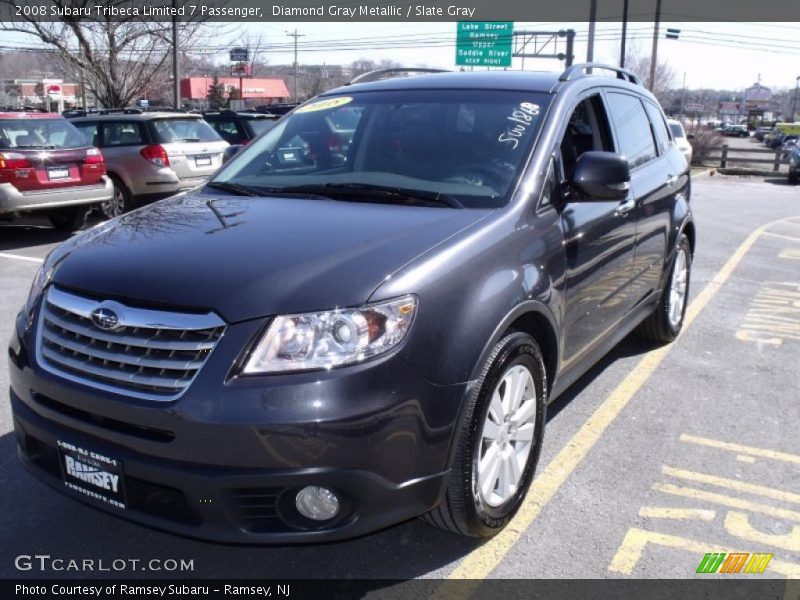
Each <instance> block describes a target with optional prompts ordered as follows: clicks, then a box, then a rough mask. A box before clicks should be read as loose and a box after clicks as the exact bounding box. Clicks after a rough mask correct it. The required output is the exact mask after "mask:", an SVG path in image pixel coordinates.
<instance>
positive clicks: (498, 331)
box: [469, 300, 561, 387]
mask: <svg viewBox="0 0 800 600" xmlns="http://www.w3.org/2000/svg"><path fill="white" fill-rule="evenodd" d="M528 313H536V314H538V315H540V316H542V317H544V318H545V319H546V320H547V323H548V325H549V326H550V328H551V329H552V330H553V331H554V332H555V333H556V339H560V336H559V335H558V332H559V328H558V326H557V325H556V320H555V318H554V317H553V314H552V312H551V311H550V309H549V308H548V307H547V305H546V304H544V303H543V302H541V301H540V300H526V301H525V302H522V303H520V304H518V305H517V306H515V307H514V308H513V310H511V312H509V313H508V314H507V315H506V316H505V317H504V318H503V319H502V321H500V323H499V324H498V325H497V327H495V329H494V331H493V332H492V335H491V337H490V338H489V340H488V341H487V342H486V344H485V345H484V347H483V350H481V353H480V356H479V358H478V362H477V364H476V365H475V366H474V367H473V370H472V373H471V375H470V378H469V383H470V384H472V383H473V382H474V381H475V380H476V379H478V376H479V375H480V371H481V369H482V368H483V364H484V363H485V362H486V359H487V358H488V356H489V354H490V353H491V351H492V348H494V346H495V344H497V342H499V341H500V338H501V336H502V335H503V333H504V332H505V331H506V329H508V328H509V327H510V326H511V324H512V323H513V322H514V321H516V320H517V319H519V318H520V317H521V316H523V315H525V314H528ZM558 346H559V350H560V346H561V344H560V343H558ZM560 358H561V357H560V352H557V353H556V357H555V361H556V362H555V369H554V370H553V375H554V377H555V373H557V372H558V365H559V362H560V361H559V359H560ZM548 383H549V387H552V385H553V382H552V381H550V382H548Z"/></svg>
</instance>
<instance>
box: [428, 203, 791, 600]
mask: <svg viewBox="0 0 800 600" xmlns="http://www.w3.org/2000/svg"><path fill="white" fill-rule="evenodd" d="M783 220H785V219H779V220H777V221H773V222H771V223H767V224H765V225H762V226H761V227H759V228H757V229H756V230H755V231H753V232H752V233H751V234H750V235H749V236H747V239H745V240H744V241H743V242H742V243H741V245H740V246H739V247H738V248H737V249H736V250H735V251H734V253H733V254H732V255H731V256H730V258H729V259H728V260H727V262H726V263H725V264H724V265H723V266H722V268H721V269H720V270H719V272H718V273H717V274H716V275H715V276H714V278H713V279H712V280H711V281H710V282H709V283H708V284H707V285H706V287H705V288H703V290H702V291H701V292H700V293H699V294H698V295H697V297H695V299H694V300H693V301H692V303H691V304H690V305H689V307H688V308H687V310H686V316H685V319H684V325H683V330H684V331H686V329H688V328H689V326H690V325H691V324H692V322H693V321H694V320H695V319H696V318H697V315H698V314H700V312H701V311H702V310H703V309H704V308H705V307H706V305H707V304H708V303H709V302H710V301H711V299H712V298H713V297H714V296H715V295H716V293H717V292H718V291H719V290H720V288H721V287H722V286H723V285H724V284H725V282H726V281H727V280H728V278H729V277H730V276H731V274H732V273H733V271H734V269H736V267H737V266H738V264H739V263H740V262H741V261H742V259H743V258H744V256H745V254H747V252H748V250H750V248H751V247H752V246H753V244H754V243H755V242H756V240H757V239H758V238H759V237H760V236H761V234H762V233H764V232H765V231H766V230H767V228H769V227H772V226H773V225H776V224H777V223H780V222H781V221H783ZM671 347H672V346H662V347H660V348H658V349H657V350H653V351H651V352H648V353H647V354H646V355H645V356H644V357H642V359H641V360H640V361H639V362H638V363H637V364H636V365H635V366H634V367H633V368H632V369H631V372H630V374H629V375H628V376H627V377H625V379H623V380H622V382H621V383H620V384H619V385H618V386H617V387H616V388H615V389H614V391H612V392H611V394H610V395H609V396H608V397H607V398H606V399H605V400H603V402H602V403H601V404H600V406H598V407H597V409H596V410H595V411H594V413H593V414H592V416H591V417H589V419H588V420H587V421H586V422H585V423H584V424H583V425H582V426H581V428H580V429H578V431H577V432H576V433H575V435H573V436H572V438H571V439H570V440H569V442H567V444H566V445H565V446H564V448H562V449H561V451H560V452H559V453H558V454H557V455H556V457H555V458H554V459H553V460H552V461H551V462H550V463H549V464H548V465H547V466H546V467H545V468H544V469H542V471H541V472H540V474H539V475H538V476H537V477H536V479H534V481H533V483H532V484H531V487H530V490H529V491H528V494H527V496H526V497H525V500H524V501H523V503H522V506H521V507H520V509H519V511H518V512H517V514H516V516H515V517H514V518H513V519H512V520H511V522H510V523H509V524H508V526H507V527H506V528H505V529H504V530H503V531H501V532H500V533H499V534H497V535H496V536H495V537H493V538H492V539H490V540H488V541H487V542H486V543H484V544H483V545H482V546H479V547H478V548H476V549H475V550H473V551H472V552H470V553H469V554H468V555H467V556H466V557H464V560H462V561H461V563H460V564H459V565H457V566H456V568H455V569H453V571H452V572H451V573H450V574H449V575H448V579H469V580H472V582H471V584H469V585H471V586H472V587H469V585H468V584H467V583H466V582H464V583H463V584H462V585H461V586H459V592H460V594H459V595H462V596H465V597H466V596H469V595H470V594H472V593H473V592H474V590H475V589H477V587H478V585H480V580H481V579H484V578H486V577H487V576H488V575H489V574H490V573H491V572H492V571H493V570H494V569H495V567H497V565H498V564H500V562H501V561H502V560H503V558H504V557H505V556H506V554H508V552H509V550H511V548H512V547H513V546H514V544H515V543H516V542H517V540H518V539H519V538H520V536H521V535H522V533H523V532H524V531H525V530H526V529H527V528H528V527H529V526H530V524H531V523H533V521H534V519H536V517H538V516H539V514H540V513H541V512H542V509H543V508H544V507H545V506H546V505H547V503H548V502H550V500H552V499H553V496H555V495H556V492H558V490H559V489H560V488H561V486H562V485H563V484H564V482H565V481H566V480H567V479H568V478H569V476H570V475H571V474H572V473H573V472H574V471H575V469H576V468H577V466H578V465H579V464H580V463H581V461H582V460H583V459H584V457H585V456H586V455H587V454H588V453H589V450H591V449H592V447H593V446H594V445H595V444H596V443H597V441H598V440H599V439H600V437H601V436H602V435H603V432H605V430H606V429H607V428H608V426H609V425H611V423H613V422H614V420H615V419H616V418H617V417H618V416H619V414H620V413H621V412H622V409H624V408H625V407H626V406H627V405H628V403H629V402H630V401H631V399H632V398H633V397H634V395H636V392H638V391H639V389H640V388H641V387H642V385H644V383H645V382H646V381H647V380H648V379H649V378H650V376H651V375H652V374H653V373H654V372H655V370H656V368H657V367H658V366H659V365H660V364H661V362H662V361H663V360H664V358H665V357H666V356H667V354H668V353H669V350H670V348H671ZM465 586H466V587H467V588H469V589H465ZM451 593H452V588H451V586H449V585H447V584H446V583H443V584H442V585H441V586H440V587H439V588H438V589H437V590H436V591H435V592H434V593H433V594H432V596H431V597H432V598H444V597H448V596H449V595H450V594H451Z"/></svg>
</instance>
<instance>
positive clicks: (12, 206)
mask: <svg viewBox="0 0 800 600" xmlns="http://www.w3.org/2000/svg"><path fill="white" fill-rule="evenodd" d="M113 196H114V185H113V184H112V183H111V180H110V179H109V178H108V177H106V176H105V175H104V176H103V182H102V183H101V184H98V185H85V186H74V187H68V188H59V189H52V190H33V191H29V192H20V191H19V190H18V189H17V188H15V187H14V186H13V185H11V184H10V183H0V215H1V214H4V213H11V212H17V211H23V210H46V209H50V208H62V207H65V206H76V205H80V204H93V203H97V202H105V201H107V200H111V198H112V197H113Z"/></svg>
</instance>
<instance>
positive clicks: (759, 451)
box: [678, 433, 800, 465]
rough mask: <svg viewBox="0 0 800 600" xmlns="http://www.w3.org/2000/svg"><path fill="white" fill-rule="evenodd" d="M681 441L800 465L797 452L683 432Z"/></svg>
mask: <svg viewBox="0 0 800 600" xmlns="http://www.w3.org/2000/svg"><path fill="white" fill-rule="evenodd" d="M678 439H679V440H680V441H681V442H686V443H689V444H699V445H701V446H708V447H709V448H718V449H719V450H728V451H730V452H736V453H737V454H751V455H753V456H758V457H761V458H771V459H773V460H782V461H784V462H788V463H794V464H798V465H800V456H798V455H797V454H789V453H788V452H778V451H777V450H765V449H764V448H756V447H755V446H745V445H744V444H733V443H731V442H723V441H720V440H714V439H711V438H704V437H699V436H696V435H689V434H688V433H683V434H681V437H680V438H678Z"/></svg>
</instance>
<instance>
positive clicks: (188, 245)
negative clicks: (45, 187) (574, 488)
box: [9, 65, 696, 543]
mask: <svg viewBox="0 0 800 600" xmlns="http://www.w3.org/2000/svg"><path fill="white" fill-rule="evenodd" d="M584 69H585V65H582V66H574V67H570V68H569V69H567V70H566V71H565V72H564V73H561V74H557V73H552V74H550V73H529V72H520V71H514V72H511V71H508V72H503V71H494V72H479V71H475V72H469V73H438V74H428V75H422V76H414V77H404V78H394V79H387V80H382V81H377V80H376V81H365V82H363V83H358V84H354V85H349V86H345V87H342V88H339V89H336V90H331V91H330V92H326V93H325V94H323V95H321V96H318V97H317V98H314V99H312V100H310V101H308V102H307V103H305V104H303V105H301V106H299V107H298V108H296V109H295V110H294V111H292V112H291V113H290V114H288V115H287V116H285V117H283V118H282V119H281V120H279V121H278V122H277V123H276V124H275V126H274V127H272V128H271V129H270V130H269V131H266V132H264V133H263V134H262V135H260V136H259V137H257V138H256V139H255V140H253V141H252V142H251V143H250V144H248V145H247V146H245V147H244V149H242V150H241V151H240V152H239V153H238V154H237V155H236V156H234V157H233V158H232V159H231V160H230V161H229V162H228V163H226V165H225V166H224V167H223V168H222V169H220V171H218V172H217V173H216V174H215V175H214V176H213V177H212V179H211V180H210V181H209V182H208V183H206V184H205V185H204V186H202V187H200V188H198V189H195V190H192V191H190V192H188V193H186V194H183V195H179V196H175V197H173V198H169V199H166V200H162V201H161V202H157V203H155V204H153V205H151V206H147V207H144V208H142V209H140V210H136V211H134V212H132V213H129V214H126V215H123V216H121V217H120V218H118V219H114V220H112V221H109V222H107V223H105V224H102V225H99V226H97V227H95V228H93V229H91V230H89V231H87V232H85V233H83V234H81V235H79V236H76V237H74V238H72V239H71V240H69V241H67V242H65V243H64V244H62V245H61V246H59V247H58V248H56V249H55V250H54V251H53V252H52V253H51V254H50V256H49V257H48V258H47V260H46V261H45V263H44V264H43V266H42V269H41V271H40V272H39V274H38V275H37V276H36V279H35V281H34V284H33V287H32V289H31V292H30V295H29V299H28V301H27V303H26V305H25V306H24V307H23V309H22V310H21V311H20V313H19V316H18V317H17V321H16V326H15V327H14V328H13V333H12V336H11V347H10V350H9V357H10V360H9V364H10V373H11V376H10V382H11V386H10V387H11V407H12V410H13V414H14V418H13V422H14V427H15V430H16V436H15V439H16V441H17V444H18V446H19V456H20V457H21V459H22V461H23V463H24V464H25V466H26V467H27V468H28V469H29V470H30V471H31V472H32V473H34V474H35V475H36V476H37V477H39V478H41V479H42V480H43V481H45V482H47V483H49V484H50V485H52V486H53V487H54V488H56V489H57V490H59V491H60V492H61V493H64V494H66V495H68V496H70V497H72V498H75V499H78V500H81V501H83V502H85V503H87V504H89V505H91V506H94V507H95V508H98V509H100V510H105V511H108V512H110V513H112V514H115V515H118V516H120V517H124V518H128V519H131V520H134V521H137V522H139V523H143V524H146V525H149V526H152V527H158V528H161V529H166V530H169V531H173V532H176V533H179V534H183V535H188V536H196V537H201V538H206V539H213V540H218V541H224V542H255V543H267V542H268V543H292V542H295V543H296V542H309V541H323V540H337V539H342V538H347V537H352V536H357V535H361V534H364V533H367V532H370V531H375V530H377V529H380V528H382V527H387V526H389V525H392V524H394V523H398V522H400V521H402V520H404V519H408V518H411V517H415V516H418V515H425V518H426V519H427V521H428V522H430V523H432V524H434V525H436V526H438V527H441V528H443V529H446V530H448V531H452V532H455V533H458V534H462V535H466V536H475V537H489V536H492V535H494V534H496V533H497V532H499V531H500V530H502V529H503V527H505V525H506V524H507V523H508V522H509V520H510V519H511V517H512V516H513V515H514V513H515V512H516V511H517V509H518V508H519V506H520V504H521V503H522V501H523V498H524V497H525V494H526V493H527V492H528V487H529V485H530V483H531V480H532V479H533V476H534V472H535V470H536V463H537V459H538V457H539V453H540V450H541V448H542V443H543V441H544V437H543V436H544V429H545V424H546V419H545V413H546V411H547V407H548V404H549V403H550V402H551V401H552V400H553V399H555V398H557V397H558V396H559V395H561V394H563V393H564V392H565V390H567V389H568V388H569V386H570V385H571V384H572V383H573V382H575V381H576V380H577V379H578V378H579V377H580V376H581V375H582V374H583V373H585V372H586V371H587V370H588V369H589V368H591V367H592V366H593V365H595V364H596V363H597V361H598V360H599V359H600V358H601V357H602V356H603V355H604V354H605V353H607V352H608V351H609V350H611V349H612V348H613V347H614V346H615V345H616V344H617V343H619V341H620V340H622V339H623V338H624V337H625V336H626V335H628V334H629V333H631V332H632V331H634V330H638V332H639V333H640V334H641V335H642V336H644V337H645V338H647V339H650V340H653V341H654V342H655V343H667V342H670V341H672V340H674V339H675V338H676V337H677V336H678V334H679V332H680V331H681V327H682V325H683V321H684V312H685V309H686V299H687V293H688V290H689V277H690V273H691V265H692V255H693V252H694V248H695V237H696V234H695V226H694V223H693V219H692V213H691V209H690V205H689V194H690V185H689V184H690V181H689V167H688V165H687V164H686V160H685V159H684V158H683V156H682V155H681V153H680V150H678V148H677V147H676V145H675V142H674V140H673V138H672V134H671V133H670V130H669V128H668V127H667V123H666V120H665V118H664V114H663V112H662V110H661V108H660V107H659V105H658V102H657V101H656V100H655V98H654V97H653V95H652V94H650V93H649V92H648V91H647V90H646V89H645V88H644V87H642V86H641V84H640V83H639V80H638V78H636V77H635V76H634V75H632V74H630V73H628V72H627V71H622V70H612V72H613V74H614V75H615V76H616V77H601V76H585V75H584ZM595 69H596V70H599V67H596V66H595ZM379 76H380V74H376V78H377V77H379ZM344 121H346V122H347V124H348V126H347V127H346V128H345V130H346V133H342V134H338V135H337V134H335V133H333V134H332V130H331V127H330V123H331V122H334V123H337V122H344ZM345 136H346V139H345ZM347 140H349V141H347ZM614 468H616V467H615V465H609V469H614ZM63 514H64V518H83V513H69V512H66V511H65V512H64V513H63Z"/></svg>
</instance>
